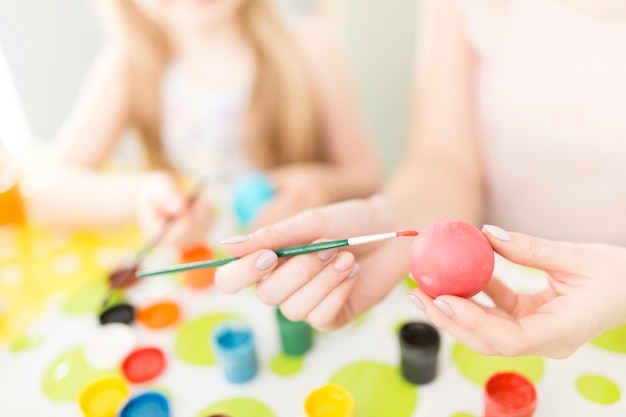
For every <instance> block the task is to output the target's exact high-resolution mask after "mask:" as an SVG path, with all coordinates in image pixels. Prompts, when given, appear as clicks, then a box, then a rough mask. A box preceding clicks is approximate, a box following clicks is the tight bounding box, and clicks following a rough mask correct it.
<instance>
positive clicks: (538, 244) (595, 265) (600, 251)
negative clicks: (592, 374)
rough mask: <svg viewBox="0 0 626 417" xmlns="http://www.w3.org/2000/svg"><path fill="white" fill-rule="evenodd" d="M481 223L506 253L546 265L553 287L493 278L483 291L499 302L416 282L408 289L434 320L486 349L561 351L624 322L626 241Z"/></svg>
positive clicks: (526, 352) (551, 353)
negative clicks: (527, 289) (545, 234)
mask: <svg viewBox="0 0 626 417" xmlns="http://www.w3.org/2000/svg"><path fill="white" fill-rule="evenodd" d="M483 230H484V231H486V232H487V233H485V234H486V235H487V237H488V238H489V240H490V241H491V244H492V246H493V247H494V249H495V251H496V252H498V253H499V254H500V255H502V256H503V257H505V258H507V259H509V260H511V261H513V262H515V263H518V264H521V265H527V266H530V267H534V268H539V269H542V270H545V271H546V272H547V274H548V283H549V287H548V288H547V289H546V290H544V291H542V292H540V293H538V294H516V293H514V292H513V291H511V290H510V289H509V288H508V287H507V286H505V285H504V284H503V283H502V282H501V281H499V280H498V279H497V278H492V280H491V282H490V283H489V284H488V285H487V287H486V288H485V289H484V291H485V293H486V294H487V295H488V296H489V297H491V299H492V300H493V301H494V303H495V305H496V307H495V308H491V307H486V306H483V305H481V304H478V303H476V302H475V301H473V300H467V299H464V298H459V297H454V296H450V295H442V296H440V297H437V299H435V300H433V299H432V298H430V297H429V296H428V295H426V294H425V293H424V292H423V291H420V290H419V289H415V290H413V291H412V292H411V295H410V297H416V298H417V299H416V298H413V299H412V300H413V301H414V302H415V304H416V305H418V306H419V307H420V308H424V309H425V312H426V314H427V316H428V318H429V319H430V320H431V321H432V322H433V324H435V325H436V326H437V327H439V328H441V329H442V330H445V331H446V332H448V333H450V334H451V335H452V336H453V337H454V338H456V339H457V340H459V341H461V342H462V343H464V344H466V345H468V346H469V347H471V348H472V349H474V350H476V351H477V352H479V353H481V354H486V355H504V356H519V355H543V356H548V357H553V358H564V357H567V356H569V355H571V354H572V353H573V352H574V351H575V350H576V349H578V348H579V347H580V346H581V345H583V344H584V343H586V342H588V341H589V340H591V339H593V338H594V337H596V336H597V335H599V334H600V333H602V332H604V331H606V330H609V329H611V328H614V327H616V326H618V325H620V324H624V323H626V304H625V303H624V296H625V295H626V279H624V278H625V277H626V248H623V247H618V246H611V245H603V244H595V243H569V242H554V241H549V240H545V239H539V238H535V237H532V236H528V235H524V234H520V233H508V232H505V231H503V230H502V229H500V228H495V227H493V226H487V227H485V228H484V229H483ZM488 231H491V232H492V233H493V235H492V234H490V233H488ZM494 236H495V237H494Z"/></svg>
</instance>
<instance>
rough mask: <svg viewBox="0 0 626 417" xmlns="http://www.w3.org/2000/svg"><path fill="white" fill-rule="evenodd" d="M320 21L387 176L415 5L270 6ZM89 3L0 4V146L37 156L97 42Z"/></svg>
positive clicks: (332, 0)
mask: <svg viewBox="0 0 626 417" xmlns="http://www.w3.org/2000/svg"><path fill="white" fill-rule="evenodd" d="M277 1H278V2H279V5H280V7H282V8H284V10H285V11H287V12H289V13H305V14H314V15H317V16H319V17H320V18H322V19H324V20H326V21H327V22H328V24H329V26H330V28H331V29H332V30H334V31H335V33H336V35H337V36H338V38H339V40H340V41H341V43H342V44H343V46H344V49H345V52H346V54H347V57H348V59H349V64H350V65H351V69H352V72H353V77H354V82H355V85H356V87H357V92H358V95H359V100H360V103H361V110H362V112H363V115H364V119H365V121H366V123H367V125H368V127H369V128H370V132H371V134H372V136H373V139H374V140H375V142H376V146H377V148H378V149H379V151H380V154H381V157H382V159H383V162H384V164H385V167H386V169H387V171H389V170H390V169H391V168H392V167H393V166H394V165H395V163H396V162H397V161H398V160H399V158H400V155H401V151H402V149H403V147H404V143H405V140H406V136H407V131H408V116H409V106H410V90H411V89H410V82H411V73H412V64H413V52H414V41H415V26H416V25H415V23H416V17H417V5H418V2H416V1H415V0H394V1H386V2H383V1H377V0H277ZM101 29H102V27H101V22H100V21H99V19H98V16H97V13H96V11H95V6H94V4H93V0H2V1H1V2H0V145H1V146H2V147H3V148H4V151H5V153H9V154H16V155H22V154H23V153H25V152H26V153H29V154H32V152H33V150H32V149H37V150H38V151H43V152H45V148H46V144H47V143H49V142H50V139H51V138H53V137H54V135H55V134H56V132H57V130H58V129H59V128H60V125H61V123H62V122H63V120H64V119H65V117H66V115H67V114H68V112H69V110H70V108H71V106H72V104H73V102H74V99H75V96H76V94H77V92H78V89H79V87H80V85H81V82H82V78H83V75H84V73H85V71H86V69H87V68H88V67H89V65H90V63H91V60H92V59H93V58H94V56H95V54H96V52H97V51H98V49H99V47H100V45H101V43H102V41H103V34H102V30H101Z"/></svg>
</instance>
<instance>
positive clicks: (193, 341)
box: [174, 313, 240, 365]
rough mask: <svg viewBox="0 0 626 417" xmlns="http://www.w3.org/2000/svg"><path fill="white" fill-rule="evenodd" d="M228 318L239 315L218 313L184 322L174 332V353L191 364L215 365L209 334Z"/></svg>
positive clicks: (235, 317)
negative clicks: (176, 331)
mask: <svg viewBox="0 0 626 417" xmlns="http://www.w3.org/2000/svg"><path fill="white" fill-rule="evenodd" d="M229 319H240V317H239V316H237V315H236V314H234V313H218V314H209V315H206V316H201V317H199V318H197V319H195V320H192V321H189V322H187V323H185V324H184V325H183V326H181V328H180V330H179V331H178V333H177V334H176V339H175V340H174V353H176V355H178V357H180V358H181V359H182V360H184V361H185V362H188V363H190V364H192V365H215V364H216V358H215V355H214V353H213V348H212V346H211V336H212V333H213V330H214V329H215V327H216V326H217V325H219V324H220V323H221V322H223V321H224V320H229Z"/></svg>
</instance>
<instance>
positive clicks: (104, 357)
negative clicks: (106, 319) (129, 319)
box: [83, 323, 137, 371]
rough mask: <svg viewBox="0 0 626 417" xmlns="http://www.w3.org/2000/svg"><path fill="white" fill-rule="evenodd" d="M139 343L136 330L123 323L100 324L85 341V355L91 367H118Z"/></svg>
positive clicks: (103, 368)
mask: <svg viewBox="0 0 626 417" xmlns="http://www.w3.org/2000/svg"><path fill="white" fill-rule="evenodd" d="M136 344H137V334H136V332H135V330H134V329H133V328H132V327H130V326H127V325H125V324H121V323H110V324H107V325H106V326H100V327H98V328H97V330H96V332H95V333H94V334H93V335H90V337H89V338H88V339H87V340H86V341H85V343H84V345H83V355H84V356H85V360H86V361H87V363H89V365H91V367H93V368H95V369H99V370H103V371H106V370H109V369H113V368H117V367H118V366H119V365H120V363H122V361H123V360H124V358H125V357H126V356H128V354H129V353H130V352H132V351H133V349H135V346H136Z"/></svg>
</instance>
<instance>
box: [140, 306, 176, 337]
mask: <svg viewBox="0 0 626 417" xmlns="http://www.w3.org/2000/svg"><path fill="white" fill-rule="evenodd" d="M179 317H180V309H179V308H178V305H177V304H175V303H173V302H171V301H163V302H160V303H155V304H152V305H150V306H147V307H145V308H142V309H141V310H139V311H138V312H137V321H139V322H140V323H141V324H143V325H144V326H146V327H148V328H150V329H155V330H158V329H163V328H165V327H168V326H170V325H172V324H174V323H176V322H177V321H178V319H179Z"/></svg>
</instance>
